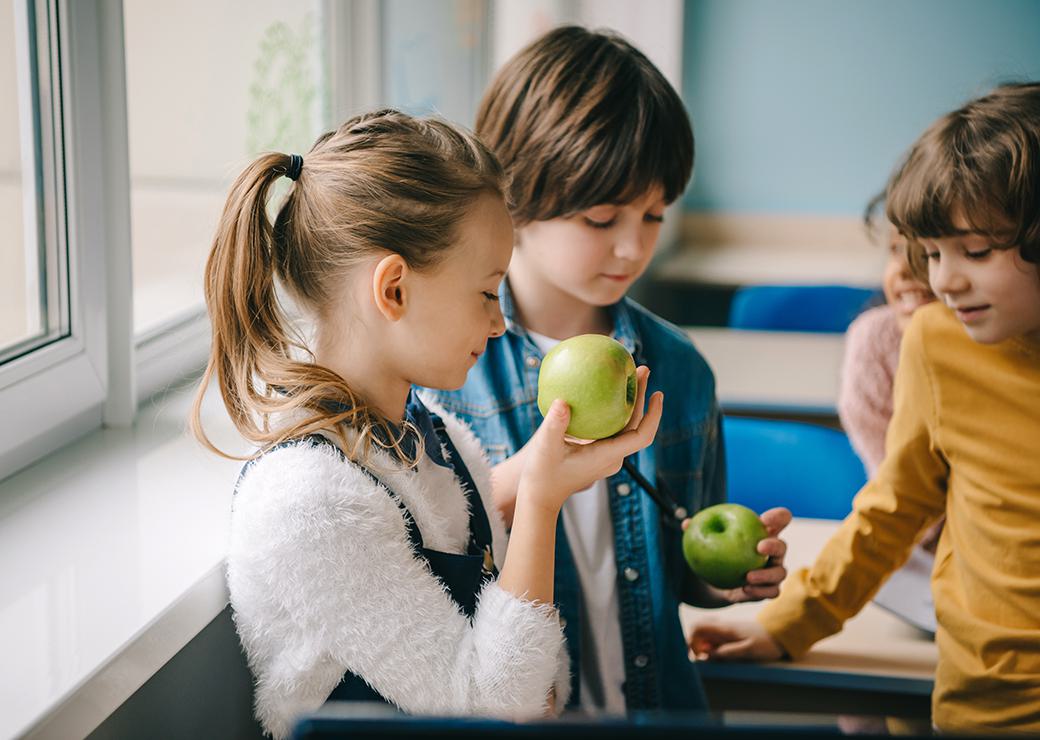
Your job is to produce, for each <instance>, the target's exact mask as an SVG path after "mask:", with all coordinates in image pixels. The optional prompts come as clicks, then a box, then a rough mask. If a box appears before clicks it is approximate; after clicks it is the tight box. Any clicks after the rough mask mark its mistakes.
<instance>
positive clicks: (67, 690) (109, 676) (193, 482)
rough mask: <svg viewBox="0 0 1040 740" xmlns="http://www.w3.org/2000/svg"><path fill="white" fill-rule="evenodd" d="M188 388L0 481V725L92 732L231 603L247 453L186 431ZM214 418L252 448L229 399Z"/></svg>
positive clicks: (218, 430)
mask: <svg viewBox="0 0 1040 740" xmlns="http://www.w3.org/2000/svg"><path fill="white" fill-rule="evenodd" d="M191 395H192V389H191V388H187V389H181V390H178V391H173V392H170V393H168V394H166V395H165V396H161V397H159V398H157V399H156V400H154V401H152V402H150V403H148V404H146V405H144V406H142V408H141V411H140V413H139V415H138V420H137V423H136V425H135V426H134V427H133V428H132V429H99V430H97V431H95V432H92V433H91V434H89V435H87V436H86V437H84V438H82V439H80V440H78V441H77V442H75V443H73V444H71V445H69V446H67V447H65V448H63V449H61V450H59V451H57V452H55V453H53V454H51V455H49V456H47V457H46V458H44V459H43V460H40V461H39V462H37V463H36V464H35V465H32V466H31V467H29V468H27V469H25V470H23V471H21V472H20V473H18V474H17V475H15V476H12V477H11V478H8V479H6V480H4V481H0V563H2V566H0V655H3V656H4V668H3V671H2V673H0V737H11V736H22V735H27V736H29V737H33V736H40V737H42V736H45V735H46V736H55V737H57V736H60V737H83V736H85V735H86V734H88V733H89V732H90V731H91V730H93V729H94V728H95V727H96V726H97V725H98V724H99V723H100V722H101V721H102V720H104V718H105V717H107V716H108V715H109V714H110V713H111V712H112V711H114V710H115V709H116V708H117V707H118V706H119V705H120V704H121V703H122V702H123V701H125V700H126V698H128V697H129V696H130V694H132V693H133V692H134V691H136V690H137V689H138V688H139V687H140V686H141V685H142V684H143V683H144V682H145V681H146V680H147V679H148V678H149V677H151V675H153V674H154V673H155V671H157V670H158V669H159V668H160V667H161V666H162V665H163V664H164V663H165V662H166V661H167V660H169V659H170V658H171V657H172V656H173V655H174V654H175V653H176V652H177V651H178V650H180V649H181V648H182V647H183V646H184V645H185V644H187V642H188V641H189V640H190V639H191V638H192V637H194V636H195V635H196V634H198V632H199V631H200V630H201V629H202V628H203V627H204V626H205V625H206V624H208V623H209V622H210V621H211V620H212V619H213V618H214V617H215V616H217V614H219V613H220V611H221V610H222V609H223V608H224V606H225V605H226V604H227V590H226V586H225V584H224V565H223V563H224V556H225V552H226V547H227V534H228V524H229V521H230V514H231V496H232V491H233V487H234V483H235V479H236V476H237V474H238V471H239V469H240V468H241V463H240V462H237V461H232V460H225V459H223V458H220V457H218V456H216V455H214V454H213V453H210V452H208V451H207V450H205V449H203V448H202V447H201V446H200V445H199V444H198V443H196V442H195V441H194V440H193V439H192V438H191V437H190V436H189V435H188V433H187V431H186V420H187V416H188V411H189V409H190V403H191ZM211 396H212V394H211ZM205 418H206V423H207V430H208V431H210V434H211V435H212V437H213V438H214V441H215V442H216V443H217V444H218V445H222V446H223V447H224V449H229V450H233V451H236V452H240V451H242V450H243V449H245V446H244V444H243V443H242V441H241V440H240V439H239V438H238V436H237V434H236V433H235V432H234V430H233V429H232V428H231V424H230V421H229V420H228V419H227V417H226V415H225V414H224V412H223V409H222V408H221V407H220V404H219V401H216V400H215V399H214V398H209V399H207V407H206V413H205Z"/></svg>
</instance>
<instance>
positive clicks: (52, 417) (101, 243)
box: [0, 0, 134, 479]
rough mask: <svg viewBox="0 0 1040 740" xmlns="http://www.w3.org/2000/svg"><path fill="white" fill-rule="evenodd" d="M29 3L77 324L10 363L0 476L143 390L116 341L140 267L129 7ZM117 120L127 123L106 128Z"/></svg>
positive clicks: (59, 236)
mask: <svg viewBox="0 0 1040 740" xmlns="http://www.w3.org/2000/svg"><path fill="white" fill-rule="evenodd" d="M20 5H22V7H24V8H25V12H27V13H31V14H32V15H33V19H34V20H35V29H36V50H37V60H38V61H45V62H46V64H45V65H44V64H38V65H37V83H36V84H37V85H38V88H37V89H38V90H39V98H40V101H41V112H40V126H41V132H40V136H41V139H40V147H39V151H38V156H40V157H41V160H42V161H40V162H37V166H38V168H39V171H42V173H43V175H42V176H43V192H44V202H43V203H42V204H41V205H43V207H44V214H45V220H44V227H45V228H44V232H45V234H46V236H45V239H46V243H45V248H46V249H48V250H49V249H61V248H62V247H64V249H65V251H66V254H67V270H68V272H67V281H68V294H67V295H68V331H67V333H66V335H65V336H62V337H60V338H58V339H56V340H54V341H52V342H50V343H48V344H47V345H45V346H43V347H40V348H38V349H35V350H33V351H31V352H28V353H26V354H25V355H23V356H21V357H18V358H16V359H13V360H11V361H9V362H7V363H5V364H4V365H3V366H0V408H2V409H3V410H4V424H3V425H2V427H0V479H3V478H5V477H8V476H10V475H11V474H13V473H14V472H16V471H18V470H20V469H21V468H24V467H26V466H27V465H29V464H31V463H32V462H34V461H35V460H37V459H39V458H40V457H43V456H44V455H46V454H48V453H50V452H52V451H53V450H55V449H57V448H59V447H62V446H64V445H66V444H68V443H70V442H72V441H73V440H75V439H76V438H78V437H80V436H82V435H83V434H85V433H87V432H89V431H91V430H92V429H95V428H97V427H98V426H100V425H101V424H102V423H113V424H120V423H123V424H125V423H129V422H130V421H131V420H132V414H130V415H129V416H128V415H127V413H126V411H127V409H128V408H129V405H130V404H128V403H127V401H128V399H131V398H133V396H134V394H133V385H132V384H127V383H126V382H125V381H126V379H127V378H128V377H129V376H130V372H129V365H130V363H129V355H126V356H125V357H119V356H118V354H117V353H118V351H119V349H120V347H119V343H117V342H114V341H112V339H113V329H116V330H118V328H119V323H120V314H121V313H122V314H123V316H122V320H123V321H129V315H128V313H127V311H126V310H125V309H126V308H127V307H128V305H129V303H128V301H127V300H126V297H127V296H128V295H129V290H130V289H131V286H130V285H129V284H128V285H126V286H123V288H120V287H119V286H118V285H113V284H112V281H111V280H110V276H112V275H113V274H117V273H118V272H119V271H120V270H122V269H125V270H126V273H127V275H129V221H128V217H127V219H126V220H125V221H124V223H122V224H121V223H120V218H119V211H120V203H119V200H120V199H119V194H118V185H119V182H120V180H122V181H123V183H124V187H123V192H124V193H127V192H128V177H127V175H126V172H125V167H124V168H123V171H122V173H120V160H121V161H122V163H124V164H125V161H126V152H125V139H126V137H125V112H124V113H123V114H122V116H121V117H122V120H123V122H124V123H123V129H124V131H123V133H122V141H123V145H124V146H123V156H122V157H121V158H120V156H119V146H118V142H119V138H120V133H119V131H118V128H119V119H120V108H121V109H122V110H123V111H125V75H124V74H123V72H124V70H123V66H122V25H121V24H122V15H121V13H122V11H121V4H120V3H119V2H117V1H116V0H90V1H88V2H78V1H77V0H25V2H24V4H20ZM23 27H26V26H24V24H23ZM27 27H29V28H31V27H32V26H27ZM113 42H117V46H115V47H113V45H112V44H113ZM44 68H45V69H46V71H45V72H44V71H43V70H44ZM24 73H25V72H24V71H23V72H20V74H24ZM121 75H123V76H122V78H121V77H120V76H121ZM24 83H25V80H22V81H21V84H24ZM45 105H46V106H47V110H48V111H49V116H47V115H45V112H46V111H45V110H44V106H45ZM45 119H47V120H46V122H45ZM110 127H115V128H116V129H117V130H114V131H113V130H108V131H107V133H106V130H107V129H110ZM48 129H50V131H51V135H50V136H46V137H45V136H44V133H45V132H47V131H48ZM41 165H43V166H41ZM99 184H100V185H99ZM110 187H115V188H116V192H115V193H113V192H111V191H108V188H110ZM106 191H108V192H107V194H106ZM50 197H53V202H50V201H48V200H47V199H48V198H50ZM123 207H124V209H125V208H126V207H127V204H123ZM113 317H114V320H113ZM121 381H122V382H121Z"/></svg>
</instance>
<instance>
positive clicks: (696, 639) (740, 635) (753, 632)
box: [686, 621, 785, 661]
mask: <svg viewBox="0 0 1040 740" xmlns="http://www.w3.org/2000/svg"><path fill="white" fill-rule="evenodd" d="M686 642H687V644H688V645H689V646H690V650H692V651H693V655H694V657H695V658H697V660H752V661H768V660H780V658H782V657H784V655H785V653H784V649H783V647H781V646H780V643H778V642H777V641H776V640H774V639H773V636H772V635H770V634H769V633H768V632H767V631H766V629H765V627H763V626H762V625H760V624H759V623H758V622H727V623H722V622H714V621H709V622H702V623H700V624H698V625H697V626H696V627H694V628H693V631H692V632H691V633H690V635H689V637H688V638H687V640H686Z"/></svg>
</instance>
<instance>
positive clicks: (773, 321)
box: [729, 285, 879, 334]
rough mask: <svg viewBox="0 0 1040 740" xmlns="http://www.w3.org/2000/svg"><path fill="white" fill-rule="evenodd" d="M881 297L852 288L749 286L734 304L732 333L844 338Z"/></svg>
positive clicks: (736, 298)
mask: <svg viewBox="0 0 1040 740" xmlns="http://www.w3.org/2000/svg"><path fill="white" fill-rule="evenodd" d="M878 297H879V291H877V290H874V289H871V288H854V287H852V286H849V285H748V286H744V287H742V288H738V289H737V292H736V293H734V295H733V302H732V303H731V304H730V311H729V325H730V328H731V329H759V330H764V331H812V332H827V333H835V334H840V333H842V332H844V331H845V330H846V329H848V328H849V324H851V323H852V320H853V319H854V318H856V316H858V315H859V314H860V313H861V312H862V311H863V310H864V309H865V308H867V307H868V306H870V304H871V303H872V302H874V301H875V300H877V299H878Z"/></svg>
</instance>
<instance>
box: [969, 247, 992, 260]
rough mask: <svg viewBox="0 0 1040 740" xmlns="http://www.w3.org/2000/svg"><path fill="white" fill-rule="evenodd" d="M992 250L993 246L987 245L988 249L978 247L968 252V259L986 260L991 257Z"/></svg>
mask: <svg viewBox="0 0 1040 740" xmlns="http://www.w3.org/2000/svg"><path fill="white" fill-rule="evenodd" d="M992 251H993V249H992V248H991V247H987V248H986V249H977V250H975V251H974V252H968V259H973V260H984V259H986V258H987V257H989V255H990V253H991V252H992Z"/></svg>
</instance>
